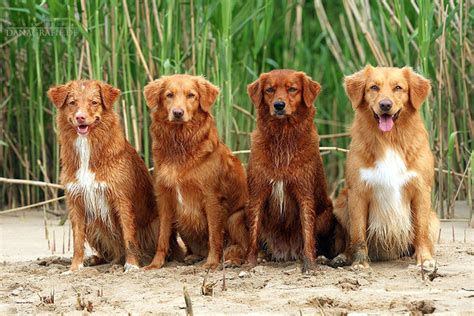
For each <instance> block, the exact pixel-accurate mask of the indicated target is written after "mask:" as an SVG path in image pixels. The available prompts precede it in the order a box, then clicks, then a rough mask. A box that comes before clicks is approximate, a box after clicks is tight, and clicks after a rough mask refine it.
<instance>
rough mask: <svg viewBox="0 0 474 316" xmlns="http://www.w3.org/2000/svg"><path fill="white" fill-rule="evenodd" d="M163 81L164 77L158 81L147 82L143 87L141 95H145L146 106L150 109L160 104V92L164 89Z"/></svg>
mask: <svg viewBox="0 0 474 316" xmlns="http://www.w3.org/2000/svg"><path fill="white" fill-rule="evenodd" d="M165 80H166V78H165V77H161V78H160V79H156V80H153V81H151V82H149V83H148V84H147V85H146V86H145V89H144V90H143V94H144V95H145V101H146V104H147V105H148V107H149V108H150V109H152V108H153V107H155V106H157V105H158V104H159V103H161V98H162V90H163V88H164V82H165Z"/></svg>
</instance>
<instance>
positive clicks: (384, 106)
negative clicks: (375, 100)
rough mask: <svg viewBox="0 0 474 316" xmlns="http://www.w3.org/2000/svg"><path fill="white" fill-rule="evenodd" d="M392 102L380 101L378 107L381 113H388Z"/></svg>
mask: <svg viewBox="0 0 474 316" xmlns="http://www.w3.org/2000/svg"><path fill="white" fill-rule="evenodd" d="M392 104H393V103H392V101H390V100H382V101H380V103H379V105H380V109H381V110H382V111H383V112H388V111H390V109H391V108H392Z"/></svg>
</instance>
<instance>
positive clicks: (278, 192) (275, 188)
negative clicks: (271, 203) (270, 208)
mask: <svg viewBox="0 0 474 316" xmlns="http://www.w3.org/2000/svg"><path fill="white" fill-rule="evenodd" d="M270 184H271V185H272V198H273V199H275V200H276V202H277V203H278V206H279V208H280V215H283V213H284V211H285V183H284V182H283V180H278V181H275V180H271V181H270Z"/></svg>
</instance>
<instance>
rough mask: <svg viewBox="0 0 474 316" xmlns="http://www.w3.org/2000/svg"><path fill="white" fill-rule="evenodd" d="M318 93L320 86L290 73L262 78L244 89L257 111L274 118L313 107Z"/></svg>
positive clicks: (277, 72) (273, 73)
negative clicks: (259, 110) (302, 107)
mask: <svg viewBox="0 0 474 316" xmlns="http://www.w3.org/2000/svg"><path fill="white" fill-rule="evenodd" d="M320 90H321V87H320V85H319V83H317V82H316V81H313V80H311V78H310V77H309V76H307V75H306V74H305V73H304V72H300V71H294V70H289V69H277V70H272V71H270V72H267V73H264V74H261V75H260V77H259V78H258V79H257V80H256V81H254V82H253V83H251V84H249V85H248V86H247V92H248V94H249V96H250V98H251V99H252V102H253V104H254V105H255V106H256V107H257V109H262V110H264V111H268V113H269V114H270V115H271V116H273V117H276V118H285V117H288V116H291V115H293V114H294V113H295V112H296V111H297V109H298V107H299V106H306V107H312V106H313V103H314V100H315V99H316V97H317V96H318V94H319V91H320Z"/></svg>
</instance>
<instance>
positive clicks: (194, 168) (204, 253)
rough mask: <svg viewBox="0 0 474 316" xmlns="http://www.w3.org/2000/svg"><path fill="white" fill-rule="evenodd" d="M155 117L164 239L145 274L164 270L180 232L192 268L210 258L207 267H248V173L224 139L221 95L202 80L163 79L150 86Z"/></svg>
mask: <svg viewBox="0 0 474 316" xmlns="http://www.w3.org/2000/svg"><path fill="white" fill-rule="evenodd" d="M144 92H145V98H146V102H147V104H148V106H149V107H150V109H151V111H150V115H151V118H152V125H151V136H152V139H153V160H154V163H155V171H154V174H155V191H156V194H157V198H158V199H159V202H160V205H159V214H160V220H161V222H160V236H159V239H158V246H157V251H156V255H155V257H154V259H153V261H152V263H151V264H150V265H149V266H148V267H146V269H155V268H161V267H162V266H163V265H164V263H165V259H166V254H167V252H168V248H169V243H168V240H169V236H170V234H172V233H173V232H174V231H176V230H177V231H178V232H179V235H180V236H181V238H182V239H183V241H184V243H185V244H186V247H187V249H188V256H187V258H186V259H185V261H187V262H188V263H190V262H192V261H197V260H200V259H202V258H205V257H207V261H206V263H205V264H204V267H206V268H212V269H214V268H216V267H217V266H218V265H219V263H220V262H221V258H222V254H223V252H224V256H225V261H227V262H229V263H232V264H241V263H242V262H243V261H244V260H245V253H246V251H247V243H248V236H247V235H248V231H247V228H246V225H245V207H246V205H247V199H248V193H247V185H246V177H245V171H244V168H243V166H242V164H241V162H240V161H239V159H237V158H236V157H234V156H233V155H232V152H231V151H230V150H229V148H227V146H226V145H225V144H223V143H222V142H221V141H220V140H219V136H218V134H217V128H216V126H215V122H214V118H213V117H212V115H211V106H212V105H213V103H214V101H215V100H216V98H217V95H218V94H219V89H218V88H217V87H216V86H214V85H213V84H211V83H210V82H209V81H207V80H205V79H204V78H202V77H197V76H190V75H173V76H163V77H161V78H160V79H158V80H155V81H152V82H150V83H149V84H148V85H147V86H146V87H145V91H144Z"/></svg>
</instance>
